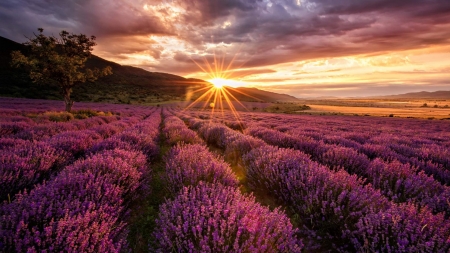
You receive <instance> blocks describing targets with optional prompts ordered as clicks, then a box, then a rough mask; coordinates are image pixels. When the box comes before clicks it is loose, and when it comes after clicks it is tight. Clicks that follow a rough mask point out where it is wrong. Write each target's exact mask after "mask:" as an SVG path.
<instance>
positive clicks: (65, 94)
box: [64, 88, 73, 112]
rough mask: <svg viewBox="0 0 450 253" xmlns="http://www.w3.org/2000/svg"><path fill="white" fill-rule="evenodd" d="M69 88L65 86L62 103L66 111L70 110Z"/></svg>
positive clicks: (71, 104)
mask: <svg viewBox="0 0 450 253" xmlns="http://www.w3.org/2000/svg"><path fill="white" fill-rule="evenodd" d="M70 93H71V89H70V88H66V89H65V90H64V103H65V104H66V112H70V111H71V110H72V106H73V101H72V100H71V99H70Z"/></svg>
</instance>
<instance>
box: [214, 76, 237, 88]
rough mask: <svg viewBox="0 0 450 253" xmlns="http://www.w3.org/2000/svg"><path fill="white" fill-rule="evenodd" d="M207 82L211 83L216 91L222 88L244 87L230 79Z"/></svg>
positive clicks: (217, 78) (218, 78) (215, 79)
mask: <svg viewBox="0 0 450 253" xmlns="http://www.w3.org/2000/svg"><path fill="white" fill-rule="evenodd" d="M208 82H210V83H212V84H213V85H214V87H215V88H217V89H222V88H223V87H224V86H228V87H233V88H237V87H241V86H244V85H243V83H242V82H239V81H235V80H232V79H224V78H220V77H216V78H213V79H210V80H208Z"/></svg>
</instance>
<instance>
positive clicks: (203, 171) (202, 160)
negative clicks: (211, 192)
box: [165, 144, 238, 195]
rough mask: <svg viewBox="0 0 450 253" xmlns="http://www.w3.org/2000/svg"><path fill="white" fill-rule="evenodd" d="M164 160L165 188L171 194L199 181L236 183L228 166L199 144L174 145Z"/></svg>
mask: <svg viewBox="0 0 450 253" xmlns="http://www.w3.org/2000/svg"><path fill="white" fill-rule="evenodd" d="M165 161H166V181H167V188H168V190H169V192H170V193H171V194H172V195H175V194H176V193H177V192H178V191H179V190H180V189H181V188H182V187H183V186H189V185H197V184H198V183H199V182H200V181H204V182H209V183H221V184H223V185H226V186H233V187H237V185H238V180H237V178H236V176H235V175H234V174H233V172H232V171H231V168H230V166H229V165H228V164H227V163H225V162H224V161H223V160H221V159H219V158H218V157H216V156H214V155H213V154H211V153H210V152H209V151H208V149H207V148H206V147H205V146H202V145H199V144H189V145H178V146H175V147H173V148H172V149H171V150H170V151H169V153H168V154H167V156H166V158H165Z"/></svg>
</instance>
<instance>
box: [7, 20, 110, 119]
mask: <svg viewBox="0 0 450 253" xmlns="http://www.w3.org/2000/svg"><path fill="white" fill-rule="evenodd" d="M38 31H39V34H37V35H36V34H34V38H28V41H27V42H25V43H24V45H26V46H27V49H28V54H27V56H25V55H24V54H22V53H21V52H20V51H13V52H12V53H11V58H12V62H11V65H12V66H13V67H23V68H26V69H27V70H28V71H29V75H30V78H31V79H32V80H33V82H35V83H37V84H43V85H53V86H57V87H58V89H59V91H60V93H61V95H63V96H64V101H65V103H66V111H68V112H70V110H71V108H72V105H73V101H72V100H71V99H70V94H71V93H72V88H73V87H74V86H76V85H79V84H81V83H84V82H87V81H89V82H94V81H95V80H97V79H98V78H99V77H101V76H106V75H110V74H112V70H111V67H109V66H108V67H105V68H104V69H102V70H99V69H97V68H94V69H89V68H85V63H86V60H87V59H88V58H89V57H91V55H92V54H91V51H92V50H93V47H94V46H95V45H96V43H95V36H91V37H87V36H86V35H84V34H79V35H77V34H73V33H72V34H70V33H68V32H66V31H61V32H60V33H59V38H57V37H54V36H45V35H44V34H43V31H44V29H42V28H39V29H38Z"/></svg>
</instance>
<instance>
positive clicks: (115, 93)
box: [0, 36, 297, 104]
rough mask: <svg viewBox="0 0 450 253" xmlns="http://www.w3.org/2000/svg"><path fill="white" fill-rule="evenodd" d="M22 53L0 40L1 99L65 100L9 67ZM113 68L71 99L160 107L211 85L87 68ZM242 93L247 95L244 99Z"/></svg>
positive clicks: (256, 96) (271, 97) (252, 93)
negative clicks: (155, 105) (160, 104)
mask: <svg viewBox="0 0 450 253" xmlns="http://www.w3.org/2000/svg"><path fill="white" fill-rule="evenodd" d="M15 50H19V51H22V52H24V53H26V47H25V46H24V45H22V44H19V43H17V42H14V41H12V40H9V39H7V38H4V37H1V36H0V96H8V97H24V98H40V99H62V98H61V96H60V94H59V92H58V89H57V88H56V87H49V86H38V85H36V84H34V83H32V82H31V80H30V78H29V77H28V74H27V73H26V72H25V71H24V70H21V69H15V68H12V67H11V66H10V62H11V56H10V55H11V52H12V51H15ZM106 66H111V67H112V71H113V74H112V75H110V76H106V77H103V78H101V79H99V80H97V81H96V82H95V83H84V84H81V85H79V86H76V87H74V89H73V93H72V97H73V99H74V100H75V101H91V102H110V103H141V104H145V103H158V102H164V101H180V100H186V99H195V98H196V97H199V96H200V95H201V94H197V93H198V92H197V93H195V92H194V91H196V90H198V89H200V88H203V87H206V86H210V85H211V84H210V83H208V82H206V81H204V80H200V79H193V78H188V79H187V78H184V77H181V76H177V75H173V74H167V73H159V72H149V71H147V70H144V69H141V68H137V67H132V66H126V65H120V64H118V63H115V62H111V61H107V60H105V59H102V58H100V57H98V56H95V55H93V56H92V57H91V58H90V59H89V60H88V61H87V62H86V67H88V68H99V69H101V68H104V67H106ZM229 91H230V92H231V93H232V94H233V96H235V97H236V98H237V99H239V100H242V101H264V102H278V101H283V102H285V101H296V100H297V98H295V97H293V96H289V95H285V94H278V93H273V92H267V91H263V90H259V89H255V88H237V89H233V88H230V89H229ZM240 91H243V92H242V93H246V94H248V96H244V95H243V94H241V92H240Z"/></svg>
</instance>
